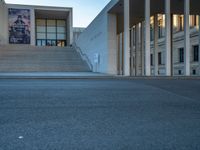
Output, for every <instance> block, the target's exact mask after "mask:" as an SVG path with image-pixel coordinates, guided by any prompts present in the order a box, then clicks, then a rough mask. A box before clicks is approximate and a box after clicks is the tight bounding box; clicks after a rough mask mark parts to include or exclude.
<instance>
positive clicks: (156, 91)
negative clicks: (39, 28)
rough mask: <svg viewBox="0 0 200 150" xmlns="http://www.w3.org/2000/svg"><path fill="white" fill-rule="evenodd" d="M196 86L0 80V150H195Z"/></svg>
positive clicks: (199, 139) (199, 100)
mask: <svg viewBox="0 0 200 150" xmlns="http://www.w3.org/2000/svg"><path fill="white" fill-rule="evenodd" d="M199 149H200V80H189V79H188V80H168V79H160V80H155V79H151V80H142V79H137V80H133V79H132V80H131V79H106V78H105V79H103V78H102V79H73V80H72V79H51V80H48V79H46V80H45V79H0V150H199Z"/></svg>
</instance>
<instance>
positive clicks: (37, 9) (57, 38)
mask: <svg viewBox="0 0 200 150" xmlns="http://www.w3.org/2000/svg"><path fill="white" fill-rule="evenodd" d="M72 42H73V27H72V8H65V7H46V6H27V5H15V4H6V3H5V2H4V1H3V0H1V1H0V44H1V45H9V44H29V45H32V46H35V45H37V46H68V45H70V44H72Z"/></svg>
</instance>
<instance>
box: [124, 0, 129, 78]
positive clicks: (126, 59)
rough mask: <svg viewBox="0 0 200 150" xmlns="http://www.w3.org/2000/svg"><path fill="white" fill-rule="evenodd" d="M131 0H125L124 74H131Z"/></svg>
mask: <svg viewBox="0 0 200 150" xmlns="http://www.w3.org/2000/svg"><path fill="white" fill-rule="evenodd" d="M129 6H130V2H129V0H124V75H125V76H130V32H129V28H130V27H129V26H130V12H129V10H130V8H129Z"/></svg>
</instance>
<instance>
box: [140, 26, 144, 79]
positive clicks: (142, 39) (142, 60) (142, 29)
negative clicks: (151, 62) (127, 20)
mask: <svg viewBox="0 0 200 150" xmlns="http://www.w3.org/2000/svg"><path fill="white" fill-rule="evenodd" d="M140 31H141V64H142V76H145V48H144V22H141V30H140Z"/></svg>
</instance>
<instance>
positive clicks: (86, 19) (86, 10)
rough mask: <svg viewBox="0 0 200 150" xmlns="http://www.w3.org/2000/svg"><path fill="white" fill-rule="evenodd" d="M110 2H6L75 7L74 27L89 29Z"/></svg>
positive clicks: (13, 0)
mask: <svg viewBox="0 0 200 150" xmlns="http://www.w3.org/2000/svg"><path fill="white" fill-rule="evenodd" d="M109 1H110V0H5V2H6V3H12V4H27V5H45V6H61V7H73V26H74V27H87V26H88V25H89V24H90V23H91V21H92V20H93V19H94V18H95V17H96V16H97V15H98V13H99V12H100V11H101V10H102V9H103V8H104V7H105V6H106V4H108V3H109Z"/></svg>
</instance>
